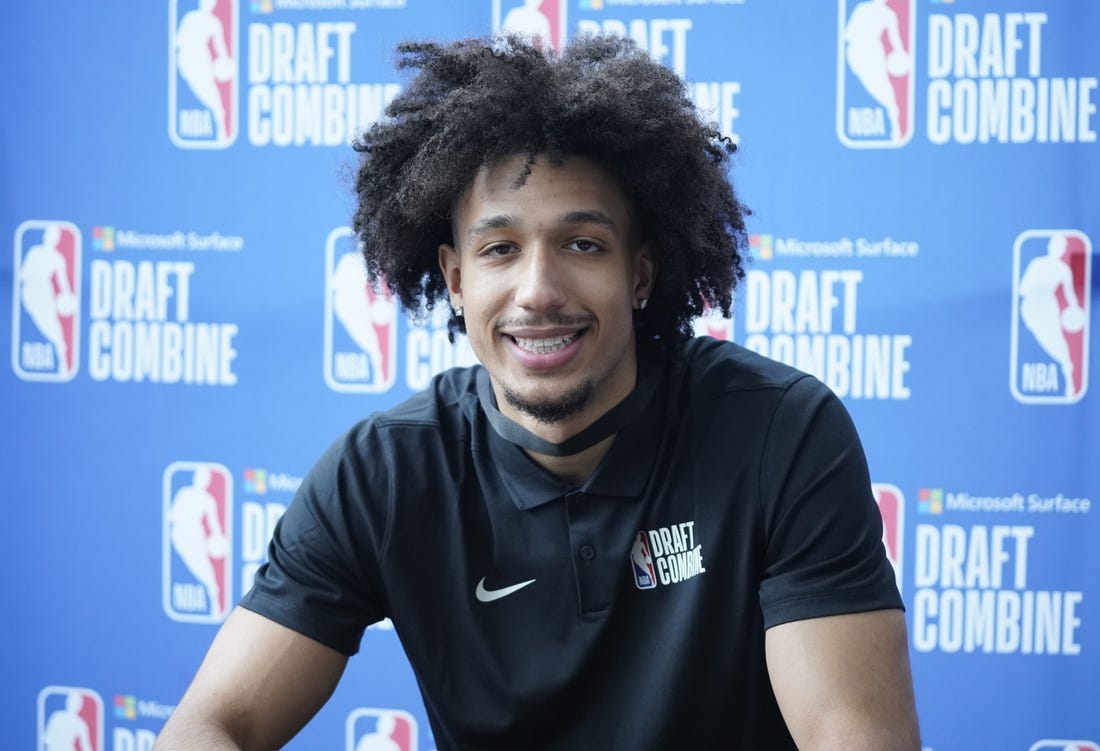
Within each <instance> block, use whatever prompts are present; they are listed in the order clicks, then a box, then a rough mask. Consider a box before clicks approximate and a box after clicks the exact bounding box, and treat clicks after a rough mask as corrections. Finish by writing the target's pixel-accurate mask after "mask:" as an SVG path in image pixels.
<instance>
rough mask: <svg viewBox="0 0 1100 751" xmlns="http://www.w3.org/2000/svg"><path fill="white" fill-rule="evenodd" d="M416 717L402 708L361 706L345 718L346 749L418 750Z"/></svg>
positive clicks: (357, 750)
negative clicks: (361, 707)
mask: <svg viewBox="0 0 1100 751" xmlns="http://www.w3.org/2000/svg"><path fill="white" fill-rule="evenodd" d="M417 743H418V741H417V739H416V720H415V719H413V716H412V715H411V714H409V713H408V712H406V711H404V710H401V709H373V708H363V709H356V710H353V711H352V712H351V713H350V714H349V715H348V719H347V751H417V748H418V745H417Z"/></svg>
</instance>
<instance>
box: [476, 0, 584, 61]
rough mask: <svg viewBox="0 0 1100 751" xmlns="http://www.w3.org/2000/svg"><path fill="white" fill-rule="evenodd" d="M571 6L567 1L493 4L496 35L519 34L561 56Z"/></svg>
mask: <svg viewBox="0 0 1100 751" xmlns="http://www.w3.org/2000/svg"><path fill="white" fill-rule="evenodd" d="M568 6H569V2H568V0H493V31H494V32H498V33H502V34H519V35H521V36H525V37H528V38H529V39H532V40H534V41H535V43H536V44H540V45H543V47H544V48H549V49H555V50H558V51H559V52H560V51H561V50H562V49H563V48H564V47H565V42H566V28H567V27H566V10H567V8H568Z"/></svg>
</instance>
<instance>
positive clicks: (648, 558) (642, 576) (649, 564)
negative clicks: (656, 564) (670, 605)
mask: <svg viewBox="0 0 1100 751" xmlns="http://www.w3.org/2000/svg"><path fill="white" fill-rule="evenodd" d="M630 571H631V573H632V574H633V575H634V586H635V587H637V588H638V589H653V588H654V587H656V586H657V575H656V572H654V570H653V556H652V555H650V552H649V541H648V540H647V539H646V536H645V532H638V536H637V537H635V538H634V544H633V545H632V546H631V547H630Z"/></svg>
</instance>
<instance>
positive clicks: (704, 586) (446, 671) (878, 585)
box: [242, 338, 901, 750]
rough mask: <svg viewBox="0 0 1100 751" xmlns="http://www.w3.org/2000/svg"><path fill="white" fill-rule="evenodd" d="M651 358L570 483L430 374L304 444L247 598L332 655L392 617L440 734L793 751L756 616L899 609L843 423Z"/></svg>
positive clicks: (713, 368) (802, 387)
mask: <svg viewBox="0 0 1100 751" xmlns="http://www.w3.org/2000/svg"><path fill="white" fill-rule="evenodd" d="M647 363H648V364H644V365H643V367H657V368H659V369H660V373H661V383H660V385H659V387H658V388H657V391H656V393H655V395H654V397H653V399H652V401H651V403H650V405H649V406H648V408H646V409H645V410H643V411H642V413H641V415H640V416H639V417H638V418H637V419H636V420H635V421H634V422H633V423H632V424H631V425H630V426H629V427H628V428H626V429H623V430H621V431H620V432H619V434H618V435H617V436H616V438H615V440H614V442H613V444H612V446H611V449H610V450H609V452H608V454H607V455H606V457H605V458H604V460H603V462H602V463H601V465H600V467H599V468H598V470H597V471H596V473H595V474H594V475H593V476H592V477H591V479H590V480H589V481H588V482H587V483H585V484H584V485H583V486H581V487H575V486H573V485H571V484H569V483H567V482H563V481H561V480H559V479H557V478H556V477H554V476H552V475H550V474H549V473H547V472H546V471H545V470H543V469H542V468H540V467H539V466H538V465H537V464H535V463H534V462H533V461H532V460H531V459H530V458H529V457H528V456H527V455H526V454H525V453H524V451H523V450H522V449H520V448H518V447H517V446H515V445H513V444H511V443H509V442H507V441H505V440H504V439H502V438H501V437H500V436H498V435H497V433H496V432H495V431H494V430H493V428H492V427H491V426H490V425H489V424H488V422H487V420H486V417H485V413H484V411H483V410H482V409H481V406H480V403H479V401H478V398H477V392H476V387H475V379H476V375H477V372H478V370H479V368H476V367H475V368H469V369H456V370H451V371H448V372H446V373H443V374H442V375H440V376H438V377H437V378H436V379H435V380H434V381H433V383H432V386H431V387H430V388H429V389H428V390H427V391H425V392H423V393H421V394H419V395H417V396H415V397H413V398H412V399H410V400H409V401H407V402H405V403H404V404H402V405H400V406H398V407H396V408H394V409H393V410H390V411H389V412H386V413H382V414H377V415H374V416H372V417H371V418H369V419H367V420H366V421H364V422H362V423H360V424H359V425H357V426H356V427H354V428H353V429H352V430H351V431H350V432H349V433H348V434H347V435H346V436H345V437H344V438H343V439H342V440H340V441H338V442H337V443H336V444H335V445H333V446H332V447H331V448H330V449H329V450H328V452H327V453H326V454H325V455H324V456H323V457H322V458H321V459H320V461H319V462H318V463H317V465H316V466H315V467H314V468H313V469H312V470H311V472H310V473H309V476H308V477H307V479H306V481H305V482H304V483H303V485H302V487H301V489H300V490H299V492H298V495H297V497H296V498H295V500H294V502H293V503H292V504H291V506H290V508H289V509H288V511H287V513H286V515H285V516H284V517H283V518H282V521H281V522H280V524H279V526H278V528H277V529H276V532H275V535H274V537H273V540H272V543H271V547H270V551H269V558H270V562H269V563H268V564H267V565H266V566H264V567H263V568H262V569H261V570H260V572H259V573H258V575H257V577H256V584H255V586H254V588H253V589H252V590H251V591H250V592H249V593H248V594H247V595H246V596H245V597H244V600H243V601H242V604H243V605H244V607H247V608H249V609H251V610H254V611H256V612H258V613H260V614H262V615H264V616H267V617H268V618H271V619H273V620H275V621H277V622H279V623H282V624H284V625H286V626H288V627H290V628H292V629H294V630H296V631H299V632H301V633H303V634H306V635H307V636H310V637H312V638H313V639H316V640H318V641H320V642H322V643H324V644H327V645H329V646H331V647H333V648H334V649H337V650H339V651H341V652H344V653H345V654H353V653H354V652H356V651H357V649H358V646H359V640H360V638H361V636H362V633H363V630H364V628H365V627H366V626H367V625H369V624H370V623H372V622H375V621H377V620H380V619H381V618H383V617H386V616H389V617H390V618H392V619H393V622H394V625H395V628H396V630H397V633H398V635H399V637H400V639H401V642H402V644H403V645H404V648H405V651H406V653H407V655H408V657H409V660H410V662H411V664H412V667H413V670H414V671H415V673H416V675H417V678H418V680H419V683H420V687H421V690H422V693H423V696H424V701H425V705H426V708H427V711H428V715H429V717H430V720H431V723H432V729H433V731H434V735H435V739H436V743H437V747H438V748H439V749H510V750H511V749H520V748H546V749H551V748H552V749H612V748H630V749H665V748H708V749H709V748H738V749H753V750H756V749H785V748H794V745H793V743H792V742H791V740H790V736H789V734H788V732H787V730H786V727H785V725H784V723H783V721H782V718H781V716H780V714H779V710H778V708H777V706H776V703H775V698H774V695H773V693H772V690H771V686H770V683H769V681H768V676H767V668H766V665H765V660H764V630H765V629H766V628H768V627H771V626H774V625H776V624H780V623H784V622H787V621H793V620H799V619H804V618H813V617H818V616H826V615H834V614H839V613H851V612H859V611H866V610H875V609H881V608H898V607H901V599H900V597H899V595H898V592H897V589H896V587H895V584H894V575H893V572H892V570H891V568H890V565H889V563H888V561H887V559H886V557H885V553H884V551H883V547H882V544H881V536H882V526H881V520H880V517H879V515H878V510H877V507H876V506H875V502H874V500H873V498H872V495H871V490H870V482H869V478H868V474H867V468H866V461H865V459H864V455H863V450H862V448H861V446H860V443H859V439H858V437H857V435H856V432H855V430H854V428H853V426H852V423H851V420H850V419H849V417H848V414H847V412H846V410H845V409H844V407H843V405H842V404H841V403H840V402H839V400H838V399H837V398H836V397H835V396H834V395H833V393H832V392H831V391H830V390H829V389H828V388H826V387H825V386H824V385H822V384H821V383H820V382H819V381H817V380H816V379H814V378H812V377H810V376H807V375H805V374H803V373H800V372H798V371H795V370H793V369H791V368H788V367H786V366H784V365H780V364H778V363H775V362H773V361H770V360H766V359H764V358H761V357H759V356H757V355H755V354H753V353H751V352H749V351H748V350H745V349H744V348H742V347H740V346H738V345H735V344H730V343H723V342H718V341H716V340H713V339H709V338H700V339H695V340H692V341H690V342H688V343H686V344H685V345H683V347H681V348H680V349H678V350H677V351H676V352H675V354H674V355H673V356H670V357H668V358H666V359H665V360H663V361H660V362H652V363H649V362H648V361H647Z"/></svg>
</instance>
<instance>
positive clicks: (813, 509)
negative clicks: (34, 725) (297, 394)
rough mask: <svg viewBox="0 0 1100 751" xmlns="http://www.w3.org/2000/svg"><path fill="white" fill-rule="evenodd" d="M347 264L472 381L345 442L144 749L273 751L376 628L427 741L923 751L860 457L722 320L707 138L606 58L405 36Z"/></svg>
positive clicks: (720, 183) (718, 224)
mask: <svg viewBox="0 0 1100 751" xmlns="http://www.w3.org/2000/svg"><path fill="white" fill-rule="evenodd" d="M401 50H402V52H403V54H404V58H403V65H404V66H405V67H412V68H417V69H418V71H419V72H418V74H417V75H416V76H415V77H414V78H413V80H412V81H411V83H410V85H409V86H408V88H407V89H406V91H405V92H404V93H403V94H402V95H401V96H399V97H398V98H397V99H396V100H394V102H393V104H392V105H391V106H390V108H389V110H388V118H387V119H386V120H385V121H383V122H380V123H379V124H377V125H375V126H374V127H372V128H371V129H370V130H369V131H368V132H366V133H365V134H364V135H363V136H362V137H361V138H360V140H359V141H358V143H357V144H356V147H357V149H358V150H359V151H360V152H361V154H362V163H361V166H360V171H359V177H358V181H357V185H356V189H357V193H358V198H359V207H358V211H357V214H356V220H355V227H356V230H357V232H358V233H359V236H360V239H361V241H362V244H363V252H364V256H365V262H366V265H367V269H368V272H369V273H370V274H371V276H372V277H373V278H375V279H384V280H385V283H386V284H387V285H389V287H390V289H391V290H392V291H393V293H394V294H395V295H396V296H398V297H399V298H400V299H401V301H402V303H403V304H404V305H405V306H406V307H407V308H408V309H410V310H412V311H422V310H423V309H424V308H425V307H427V308H431V307H433V306H434V305H436V304H448V303H449V304H450V305H451V306H452V308H453V313H454V315H453V317H452V321H451V324H452V330H453V331H458V332H464V333H465V334H466V335H468V336H469V339H470V344H471V346H472V348H473V350H474V352H475V353H476V354H477V356H478V358H479V360H480V362H481V365H480V366H477V367H474V368H461V369H454V370H450V371H447V372H445V373H443V374H441V375H440V376H439V377H437V378H436V379H435V380H434V381H433V383H432V384H431V386H430V387H429V388H428V389H427V390H426V391H425V392H424V393H422V394H419V395H417V396H415V397H413V398H412V399H411V400H409V401H408V402H406V403H404V404H402V405H398V406H397V407H394V408H393V409H391V410H388V411H386V412H383V413H379V414H375V415H372V416H370V417H368V418H367V419H366V420H363V421H362V422H360V423H359V424H357V425H355V426H354V427H353V428H352V429H351V430H350V431H349V432H348V433H347V434H346V435H345V436H343V437H342V438H341V439H340V440H338V441H337V442H336V443H335V444H334V445H333V446H332V447H331V448H330V449H329V451H328V452H326V453H325V455H324V456H323V457H322V458H321V459H320V460H319V461H318V463H317V465H316V466H315V467H314V469H313V470H312V471H311V472H310V475H309V477H308V478H307V479H306V481H305V482H304V483H303V485H302V487H301V489H300V490H299V492H298V495H297V496H296V498H295V500H294V502H293V503H292V504H291V507H290V508H289V509H288V511H287V513H286V515H285V516H284V517H283V519H282V521H281V522H280V524H279V527H278V528H277V530H276V532H275V535H274V538H273V540H272V544H271V547H270V550H269V559H270V561H269V563H268V564H267V565H265V566H264V567H263V568H262V569H261V570H260V571H259V572H258V574H257V577H256V584H255V586H254V587H253V589H252V590H251V591H250V592H249V593H247V594H246V595H245V597H244V598H243V599H242V601H241V603H240V605H239V606H238V607H237V609H236V610H235V611H234V612H233V613H232V614H231V615H230V617H229V619H228V620H227V621H226V623H225V625H224V626H223V628H222V630H221V631H220V632H219V634H218V636H217V637H216V639H215V640H214V643H213V645H212V646H211V649H210V652H209V653H208V655H207V658H206V660H205V661H204V662H203V664H202V666H201V667H200V669H199V672H198V674H197V676H196V677H195V680H194V682H193V684H192V686H191V687H190V689H188V691H187V693H186V695H185V696H184V698H183V700H182V701H181V703H180V705H179V708H178V710H177V711H176V713H175V714H174V715H173V717H172V718H171V719H170V720H169V722H168V723H167V725H166V726H165V729H164V731H163V733H162V735H161V737H160V739H158V742H157V746H156V748H157V749H158V751H161V750H167V749H204V750H206V749H223V748H224V749H236V748H246V749H273V748H278V747H280V746H281V745H282V744H284V743H285V742H286V741H287V740H289V739H290V738H291V737H292V736H293V735H294V734H295V733H296V732H297V731H298V730H299V729H300V728H301V727H302V726H303V725H304V724H305V723H306V722H308V721H309V719H310V717H311V716H312V715H313V713H314V712H315V711H316V710H317V709H318V708H319V707H320V706H321V705H322V704H323V703H324V701H325V700H326V699H327V698H328V696H329V695H330V693H331V692H332V690H333V688H334V687H335V685H336V683H337V681H338V680H339V677H340V675H341V673H342V671H343V668H344V666H345V663H346V661H347V658H348V656H350V655H352V654H354V653H355V652H356V651H357V650H358V646H359V641H360V638H361V637H362V634H363V631H364V629H365V628H366V627H367V626H368V625H369V624H371V623H373V622H376V621H378V620H381V619H382V618H385V617H389V618H391V619H392V620H393V623H394V625H395V628H396V629H397V631H398V633H399V635H400V637H401V642H402V645H403V646H404V648H405V651H406V653H407V655H408V657H409V660H410V662H411V664H412V667H413V670H414V671H415V672H416V675H417V678H418V681H419V684H420V687H421V690H422V692H423V695H424V700H425V707H426V709H427V712H428V716H429V719H430V720H431V724H432V730H433V733H434V736H435V740H436V744H437V747H438V748H439V749H543V748H545V749H617V748H630V749H664V748H706V749H710V748H734V749H751V750H753V751H755V750H757V749H762V750H767V751H770V750H772V749H793V748H798V749H845V751H851V750H852V749H866V750H871V749H874V750H875V751H892V750H895V749H897V750H899V751H900V750H904V751H913V749H918V748H919V740H918V731H917V721H916V711H915V709H914V701H913V693H912V685H911V679H910V675H909V664H908V653H907V637H906V629H905V621H904V617H903V614H902V610H901V600H900V597H899V595H898V592H897V589H896V587H895V584H894V575H893V571H892V569H891V568H890V565H889V563H888V561H887V559H886V557H885V553H884V550H883V547H882V543H881V535H882V527H881V520H880V519H879V516H878V511H877V507H876V505H875V503H874V500H873V498H872V496H871V491H870V483H869V479H868V472H867V467H866V462H865V459H864V455H863V451H862V448H861V447H860V443H859V439H858V437H857V435H856V432H855V430H854V428H853V427H852V424H851V420H850V419H849V417H848V415H847V413H846V411H845V410H844V408H843V406H842V405H841V404H840V402H839V401H838V400H837V399H836V397H835V396H834V395H833V394H832V393H831V392H830V391H829V390H828V389H827V388H826V387H824V386H823V385H822V384H821V383H820V382H818V381H817V380H816V379H814V378H812V377H810V376H807V375H805V374H803V373H799V372H798V371H795V370H793V369H791V368H788V367H786V366H783V365H780V364H778V363H775V362H772V361H769V360H766V359H764V358H761V357H759V356H756V355H754V354H752V353H750V352H748V351H746V350H745V349H743V348H741V347H739V346H737V345H735V344H731V343H723V342H718V341H715V340H712V339H695V338H693V337H691V324H692V320H693V318H694V317H696V316H698V315H700V314H701V313H702V312H703V311H704V310H705V308H706V307H707V306H710V307H712V308H715V309H719V310H722V311H723V312H725V313H727V314H728V313H729V312H730V310H729V308H730V303H731V294H732V290H733V288H734V286H735V285H736V283H737V281H738V280H739V279H740V277H741V276H742V273H743V272H742V258H741V251H742V249H743V248H744V245H745V231H744V211H743V209H742V207H741V205H740V203H739V201H738V200H737V198H736V196H735V194H734V191H733V189H732V187H731V185H730V183H729V181H728V180H727V177H726V172H727V170H728V168H729V161H730V155H731V154H732V153H733V150H734V149H733V147H732V145H730V144H729V143H728V142H725V141H723V139H722V138H721V137H720V135H719V134H718V133H717V132H716V131H715V130H714V128H713V127H711V126H709V125H707V124H706V123H704V122H703V121H702V120H701V119H700V117H699V115H698V114H697V113H696V111H695V110H694V108H693V107H692V105H691V103H690V100H689V99H688V98H687V97H686V96H685V91H684V86H683V83H682V81H680V80H679V79H678V78H676V76H674V75H673V74H672V73H671V72H669V71H668V70H666V69H664V68H663V67H661V66H660V65H658V64H657V63H654V62H652V61H651V60H649V59H648V58H647V57H646V55H645V54H644V53H642V52H640V51H638V50H637V49H635V48H634V47H633V46H632V45H631V43H629V42H627V41H624V40H616V39H609V38H590V39H581V40H578V41H576V42H574V43H573V44H572V45H571V46H570V47H569V48H568V49H567V50H566V51H565V52H563V53H562V54H561V55H560V56H558V55H555V54H553V53H547V52H544V51H542V48H541V47H539V46H537V45H528V44H526V43H524V42H523V41H522V40H521V39H519V38H509V39H501V40H495V41H491V40H490V41H487V40H476V39H474V40H464V41H460V42H456V43H452V44H447V45H437V44H408V45H404V46H403V47H402V48H401Z"/></svg>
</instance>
